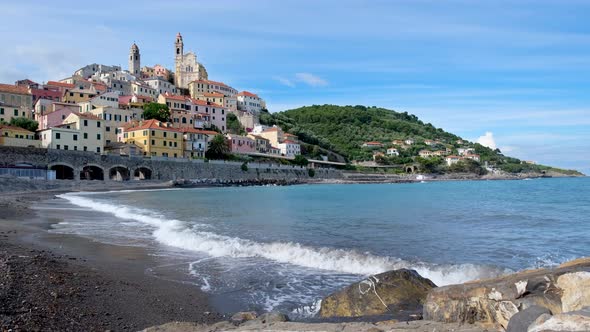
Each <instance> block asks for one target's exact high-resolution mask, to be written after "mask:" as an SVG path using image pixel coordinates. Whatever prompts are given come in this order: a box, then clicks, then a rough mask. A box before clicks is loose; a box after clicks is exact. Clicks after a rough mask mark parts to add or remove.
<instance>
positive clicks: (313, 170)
mask: <svg viewBox="0 0 590 332" xmlns="http://www.w3.org/2000/svg"><path fill="white" fill-rule="evenodd" d="M307 175H309V177H310V178H313V177H314V176H315V169H313V168H310V169H308V170H307Z"/></svg>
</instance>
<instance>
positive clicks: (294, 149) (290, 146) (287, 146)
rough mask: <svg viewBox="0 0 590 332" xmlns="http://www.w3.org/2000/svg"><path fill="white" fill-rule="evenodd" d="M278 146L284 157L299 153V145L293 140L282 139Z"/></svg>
mask: <svg viewBox="0 0 590 332" xmlns="http://www.w3.org/2000/svg"><path fill="white" fill-rule="evenodd" d="M278 148H279V150H281V154H282V155H284V156H286V157H295V156H296V155H300V154H301V145H299V143H297V142H295V141H291V140H284V141H283V142H282V143H279V144H278Z"/></svg>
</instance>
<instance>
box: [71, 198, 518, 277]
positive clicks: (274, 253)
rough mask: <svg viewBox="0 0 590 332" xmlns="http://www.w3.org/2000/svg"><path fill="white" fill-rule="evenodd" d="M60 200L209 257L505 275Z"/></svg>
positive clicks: (365, 270) (344, 269) (346, 269)
mask: <svg viewBox="0 0 590 332" xmlns="http://www.w3.org/2000/svg"><path fill="white" fill-rule="evenodd" d="M59 197H61V198H64V199H66V200H68V201H70V202H71V203H72V204H74V205H78V206H81V207H86V208H89V209H92V210H95V211H100V212H105V213H111V214H113V215H115V216H116V217H118V218H122V219H127V220H135V221H139V222H142V223H145V224H147V225H150V226H151V227H153V228H154V230H153V236H154V237H155V239H156V240H157V241H159V242H160V243H162V244H165V245H168V246H172V247H176V248H181V249H184V250H191V251H198V252H203V253H206V254H208V255H210V256H213V257H234V258H247V257H260V258H265V259H269V260H272V261H275V262H279V263H288V264H292V265H298V266H303V267H307V268H314V269H321V270H330V271H336V272H340V273H349V274H358V275H372V274H377V273H381V272H384V271H388V270H393V269H400V268H411V269H414V270H416V271H417V272H418V273H420V275H422V276H424V277H426V278H429V279H431V280H432V281H433V282H434V283H435V284H437V285H439V286H442V285H448V284H454V283H461V282H465V281H468V280H473V279H479V278H484V277H493V276H497V275H500V274H503V273H505V272H506V271H502V270H498V269H494V268H489V267H484V266H478V265H472V264H461V265H433V264H427V263H410V262H407V261H404V260H402V259H399V258H394V257H383V256H376V255H373V254H371V253H364V252H358V251H355V250H344V249H333V248H325V247H310V246H304V245H301V244H299V243H293V242H271V243H260V242H256V241H252V240H247V239H242V238H237V237H229V236H224V235H219V234H216V233H213V232H207V231H202V229H205V227H203V226H204V225H199V224H193V223H190V224H189V223H187V222H184V221H180V220H175V219H166V218H165V217H163V216H162V215H160V214H158V213H156V212H153V211H149V210H144V209H137V208H133V207H128V206H122V205H113V204H110V203H103V202H98V201H95V200H92V199H90V198H89V197H87V196H86V197H85V196H84V195H79V194H64V195H60V196H59Z"/></svg>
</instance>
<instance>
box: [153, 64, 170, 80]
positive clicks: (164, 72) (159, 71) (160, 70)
mask: <svg viewBox="0 0 590 332" xmlns="http://www.w3.org/2000/svg"><path fill="white" fill-rule="evenodd" d="M154 75H156V76H160V77H162V78H164V79H165V80H169V79H170V70H168V69H166V68H164V67H163V66H160V65H155V66H154Z"/></svg>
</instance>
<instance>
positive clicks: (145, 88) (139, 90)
mask: <svg viewBox="0 0 590 332" xmlns="http://www.w3.org/2000/svg"><path fill="white" fill-rule="evenodd" d="M131 92H132V94H135V95H138V96H145V97H150V98H152V99H154V100H155V99H156V98H158V95H159V93H158V92H157V91H156V89H154V88H152V87H151V86H149V85H147V84H146V83H144V82H142V81H133V82H131Z"/></svg>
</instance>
